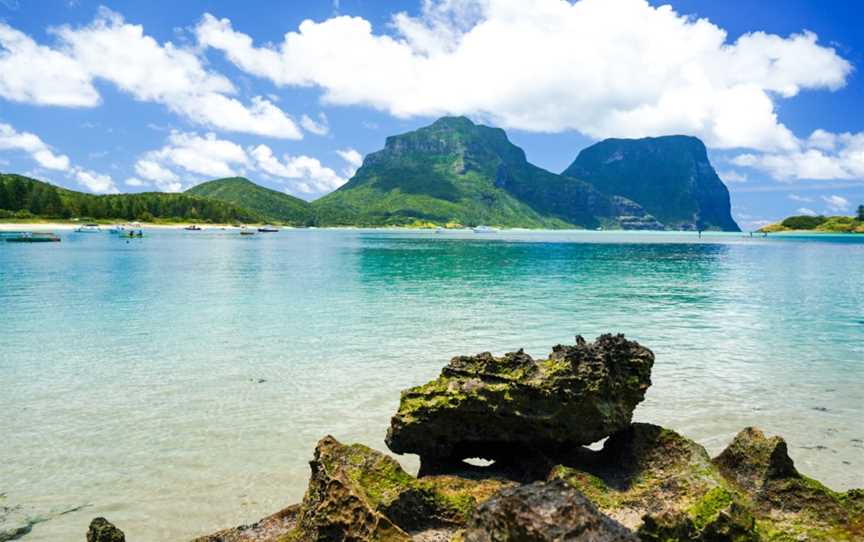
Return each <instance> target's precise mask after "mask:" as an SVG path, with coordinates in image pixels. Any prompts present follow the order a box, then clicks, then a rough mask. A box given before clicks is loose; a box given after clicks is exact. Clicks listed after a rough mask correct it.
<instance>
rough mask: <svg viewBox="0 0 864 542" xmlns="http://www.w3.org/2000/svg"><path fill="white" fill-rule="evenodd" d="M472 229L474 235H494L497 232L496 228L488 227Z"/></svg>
mask: <svg viewBox="0 0 864 542" xmlns="http://www.w3.org/2000/svg"><path fill="white" fill-rule="evenodd" d="M472 229H473V230H474V233H496V232H497V231H498V229H497V228H490V227H489V226H477V227H474V228H472Z"/></svg>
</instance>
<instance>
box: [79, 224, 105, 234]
mask: <svg viewBox="0 0 864 542" xmlns="http://www.w3.org/2000/svg"><path fill="white" fill-rule="evenodd" d="M75 231H76V232H78V233H99V232H101V231H102V228H100V227H99V224H81V225H80V226H78V227H77V228H75Z"/></svg>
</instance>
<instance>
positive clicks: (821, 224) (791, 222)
mask: <svg viewBox="0 0 864 542" xmlns="http://www.w3.org/2000/svg"><path fill="white" fill-rule="evenodd" d="M759 231H762V232H768V233H772V232H783V231H817V232H824V233H864V220H859V219H856V218H853V217H851V216H810V215H801V216H790V217H789V218H786V219H784V220H782V221H781V222H778V223H776V224H771V225H770V226H765V227H764V228H761V229H760V230H759Z"/></svg>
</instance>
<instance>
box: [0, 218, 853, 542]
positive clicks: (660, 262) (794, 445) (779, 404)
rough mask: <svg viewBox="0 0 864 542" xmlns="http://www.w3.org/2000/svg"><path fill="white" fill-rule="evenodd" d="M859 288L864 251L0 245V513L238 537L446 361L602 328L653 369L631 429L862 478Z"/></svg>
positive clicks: (440, 239) (568, 245)
mask: <svg viewBox="0 0 864 542" xmlns="http://www.w3.org/2000/svg"><path fill="white" fill-rule="evenodd" d="M862 271H864V236H860V237H853V236H818V237H799V236H775V237H771V238H769V239H767V240H766V239H761V238H758V239H750V238H746V237H744V236H742V235H740V234H736V235H719V234H718V235H707V236H705V238H704V239H702V240H701V241H700V240H698V239H697V238H696V237H695V235H693V234H670V233H662V234H661V233H655V234H641V233H605V232H564V233H560V232H556V233H552V232H547V233H539V232H532V233H528V232H506V233H504V232H502V233H497V234H486V235H478V234H473V233H470V232H468V233H452V232H448V233H444V234H434V233H419V232H390V231H375V232H370V231H350V230H346V231H336V230H307V231H301V230H295V231H283V232H280V233H278V234H272V235H257V236H255V237H253V238H243V237H240V236H239V235H237V234H236V232H220V231H215V230H214V231H204V232H179V231H153V232H148V236H147V237H146V238H145V239H143V240H133V241H131V242H128V243H127V242H125V241H123V240H120V239H116V238H112V237H111V236H109V235H108V234H91V235H84V234H74V233H68V234H64V235H63V242H62V243H59V244H34V245H19V244H11V243H2V245H0V315H2V333H0V384H2V393H0V413H2V418H0V419H2V424H0V428H2V431H0V435H2V442H0V465H2V467H0V494H5V495H6V497H5V500H0V505H5V506H20V507H21V509H20V511H24V512H26V513H28V514H34V515H39V516H43V517H51V518H52V519H50V520H48V521H46V522H44V523H40V524H38V525H36V526H35V527H34V529H33V532H32V533H31V534H30V535H28V536H27V537H26V538H25V540H32V541H38V540H45V541H47V540H82V539H83V537H84V533H85V531H86V527H87V524H88V523H89V520H90V519H91V518H92V517H94V516H97V515H105V516H107V517H108V518H109V519H111V520H112V521H113V522H115V523H116V524H117V525H119V526H120V527H121V528H123V529H124V530H125V531H126V533H127V537H128V538H129V539H130V540H133V541H136V542H137V541H157V540H183V539H188V538H191V537H192V536H194V535H199V534H204V533H207V532H211V531H213V530H216V529H218V528H222V527H228V526H233V525H236V524H239V523H243V522H248V521H251V520H254V519H257V518H259V517H261V516H263V515H265V514H267V513H269V512H272V511H275V510H277V509H279V508H281V507H283V506H285V505H287V504H289V503H291V502H295V501H297V500H299V499H300V498H301V496H302V493H303V490H304V488H305V484H306V480H307V476H308V465H307V461H308V460H309V458H310V457H311V454H312V450H313V448H314V445H315V442H316V441H317V440H318V439H319V438H320V437H321V436H323V435H325V434H327V433H330V434H333V435H334V436H336V437H337V438H339V439H341V440H344V441H359V442H363V443H366V444H369V445H371V446H374V447H376V448H378V449H384V444H383V438H384V433H385V430H386V427H387V425H388V421H389V417H390V415H391V414H392V413H393V412H394V411H395V409H396V406H397V403H398V398H399V390H400V389H403V388H406V387H409V386H411V385H415V384H420V383H423V382H425V381H427V380H429V379H431V378H433V377H435V376H436V375H437V373H438V372H439V370H440V368H441V366H442V365H444V364H445V363H446V362H447V360H448V359H449V358H450V357H451V356H454V355H457V354H468V353H476V352H480V351H483V350H491V351H493V352H496V353H502V352H505V351H508V350H512V349H516V348H519V347H525V349H526V350H527V351H528V352H530V353H531V354H534V355H537V356H542V355H544V354H546V353H548V351H549V350H550V348H551V346H552V345H554V344H556V343H560V342H572V340H573V335H575V334H577V333H578V334H582V335H585V336H586V337H588V338H593V337H595V336H596V335H598V334H600V333H603V332H607V331H614V332H623V333H626V334H627V336H628V337H630V338H634V339H637V340H639V341H640V342H642V343H643V344H645V345H646V346H648V347H650V348H652V349H653V350H654V352H655V354H656V357H657V362H656V365H655V367H654V374H653V380H654V385H653V386H652V387H651V389H650V390H649V391H648V395H647V399H646V401H645V402H644V403H643V404H642V405H640V406H639V407H638V409H637V411H636V418H637V419H638V420H641V421H651V422H655V423H659V424H662V425H665V426H668V427H671V428H674V429H676V430H678V431H680V432H682V433H684V434H686V435H688V436H690V437H692V438H695V439H696V440H698V441H699V442H701V443H702V444H704V445H705V446H707V447H708V449H709V451H710V452H712V453H716V452H718V451H719V450H720V449H722V447H723V446H724V445H725V444H726V443H727V442H728V441H729V440H730V439H731V437H732V436H733V435H734V433H735V432H737V431H738V430H739V429H741V428H743V427H745V426H747V425H757V426H759V427H762V428H763V429H765V430H766V431H768V432H770V433H777V434H781V435H783V436H784V437H785V438H786V439H787V440H788V441H789V444H790V452H791V454H792V456H793V459H795V461H796V463H797V465H798V466H799V468H800V469H801V470H802V471H803V472H805V473H807V474H810V475H813V476H816V477H818V478H820V479H821V480H823V481H824V482H826V483H828V484H829V485H830V486H832V487H834V488H836V489H846V488H849V487H860V486H864V442H862V441H864V422H862V405H864V278H862V276H864V274H862ZM262 380H263V381H262ZM401 459H402V461H403V463H404V464H406V465H407V466H408V467H409V468H411V467H413V466H414V461H413V460H412V458H410V457H408V458H401ZM79 506H83V507H84V508H83V509H82V510H80V511H77V512H70V513H67V514H63V515H60V516H56V514H57V513H59V512H61V511H64V510H68V509H71V508H75V507H79ZM55 516H56V517H55Z"/></svg>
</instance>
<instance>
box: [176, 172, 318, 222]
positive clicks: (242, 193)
mask: <svg viewBox="0 0 864 542" xmlns="http://www.w3.org/2000/svg"><path fill="white" fill-rule="evenodd" d="M185 193H186V194H190V195H193V196H199V197H203V198H209V199H214V200H218V201H223V202H225V203H230V204H233V205H237V206H240V207H243V208H244V209H249V210H250V211H252V212H253V213H255V214H257V215H259V216H261V217H263V218H264V219H265V220H269V221H271V222H284V223H288V224H292V225H295V226H307V225H310V224H312V223H313V214H312V206H311V205H310V204H309V202H307V201H304V200H302V199H300V198H295V197H294V196H289V195H288V194H285V193H282V192H277V191H276V190H271V189H269V188H264V187H263V186H259V185H257V184H255V183H253V182H252V181H250V180H249V179H245V178H243V177H229V178H226V179H216V180H213V181H207V182H205V183H201V184H199V185H197V186H193V187H192V188H190V189H189V190H187V191H186V192H185Z"/></svg>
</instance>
